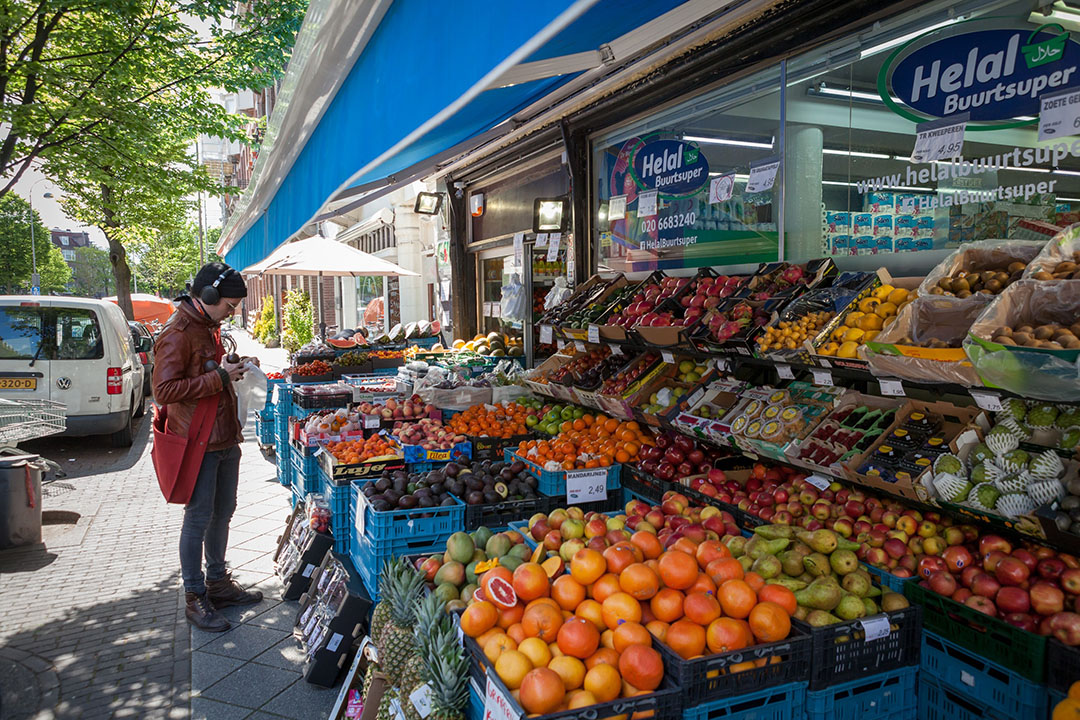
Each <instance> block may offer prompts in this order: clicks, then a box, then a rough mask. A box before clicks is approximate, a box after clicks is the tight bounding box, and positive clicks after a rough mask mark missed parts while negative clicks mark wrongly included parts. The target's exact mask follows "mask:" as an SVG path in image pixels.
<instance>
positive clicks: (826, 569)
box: [803, 553, 832, 577]
mask: <svg viewBox="0 0 1080 720" xmlns="http://www.w3.org/2000/svg"><path fill="white" fill-rule="evenodd" d="M803 567H804V568H806V572H808V573H810V574H811V575H813V576H814V577H821V576H823V575H831V574H832V568H831V567H830V566H829V558H828V557H826V556H825V555H822V554H821V553H814V554H813V555H807V556H806V557H804V558H803Z"/></svg>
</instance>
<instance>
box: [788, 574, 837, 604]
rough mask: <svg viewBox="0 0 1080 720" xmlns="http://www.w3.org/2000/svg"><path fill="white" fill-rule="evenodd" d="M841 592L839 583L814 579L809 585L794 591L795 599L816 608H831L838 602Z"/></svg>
mask: <svg viewBox="0 0 1080 720" xmlns="http://www.w3.org/2000/svg"><path fill="white" fill-rule="evenodd" d="M843 594H844V591H843V590H841V589H840V586H839V585H837V584H835V583H830V582H821V581H820V580H815V581H814V582H812V583H810V585H809V587H807V588H805V589H803V590H799V591H798V592H796V593H795V601H796V602H798V603H799V604H800V605H806V606H807V607H810V608H814V609H816V610H832V609H834V608H835V607H836V606H837V605H838V604H839V603H840V598H841V597H842V596H843Z"/></svg>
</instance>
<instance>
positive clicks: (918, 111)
mask: <svg viewBox="0 0 1080 720" xmlns="http://www.w3.org/2000/svg"><path fill="white" fill-rule="evenodd" d="M987 22H992V21H988V20H968V21H966V22H964V23H958V24H957V25H955V26H953V27H952V28H949V30H948V32H953V31H955V29H957V28H962V27H966V26H971V27H974V26H976V24H977V23H978V24H985V23H987ZM999 22H1000V21H999ZM969 24H970V25H969ZM942 32H944V31H943V30H933V31H931V32H928V33H926V34H924V35H921V36H919V37H917V38H915V39H914V40H911V41H910V42H907V43H905V44H903V45H901V46H900V47H899V48H897V49H896V50H895V51H894V52H893V53H892V54H891V55H890V56H889V58H888V59H887V60H886V61H885V64H884V65H883V66H882V68H881V71H880V73H879V74H878V93H879V94H880V95H881V99H882V100H883V101H884V102H885V104H886V105H888V106H889V108H891V109H892V110H893V112H895V113H897V114H898V115H900V116H902V117H905V118H907V119H909V120H912V121H914V122H924V121H926V120H929V119H934V118H942V117H949V116H952V115H956V114H958V113H965V112H966V113H970V118H971V121H970V123H969V124H968V127H967V129H968V130H996V129H1001V128H1008V127H1019V126H1022V125H1028V124H1030V123H1031V118H1033V117H1035V116H1037V115H1038V114H1039V96H1040V95H1042V94H1043V93H1045V92H1049V91H1052V90H1059V89H1062V88H1067V87H1071V86H1076V85H1078V84H1080V45H1078V44H1077V43H1075V42H1073V40H1072V38H1071V37H1070V36H1069V33H1068V32H1066V31H1065V30H1064V29H1063V28H1062V27H1061V26H1060V25H1057V24H1051V25H1043V26H1041V27H1038V28H1035V29H1033V30H1032V29H1018V28H1001V27H994V28H990V29H985V30H973V31H971V32H962V33H958V34H949V35H948V36H947V37H941V38H940V39H937V40H934V41H932V42H927V40H928V39H930V38H931V37H935V36H938V37H940V35H941V33H942ZM897 100H899V101H900V102H899V103H898V102H897ZM1023 117H1026V118H1027V119H1018V118H1023Z"/></svg>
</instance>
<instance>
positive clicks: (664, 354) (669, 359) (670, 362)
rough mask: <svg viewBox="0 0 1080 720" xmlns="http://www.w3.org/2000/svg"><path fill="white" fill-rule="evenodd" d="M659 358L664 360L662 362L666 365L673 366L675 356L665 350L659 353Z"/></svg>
mask: <svg viewBox="0 0 1080 720" xmlns="http://www.w3.org/2000/svg"><path fill="white" fill-rule="evenodd" d="M660 356H661V357H662V358H664V362H666V363H667V364H668V365H674V364H675V356H674V355H673V354H672V353H670V352H668V351H667V350H662V351H661V352H660Z"/></svg>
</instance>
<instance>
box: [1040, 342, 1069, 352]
mask: <svg viewBox="0 0 1080 720" xmlns="http://www.w3.org/2000/svg"><path fill="white" fill-rule="evenodd" d="M1042 346H1043V347H1044V348H1049V349H1050V350H1064V349H1065V347H1064V346H1063V345H1062V344H1061V343H1056V342H1054V341H1053V340H1049V341H1046V340H1044V341H1043V345H1042Z"/></svg>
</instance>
